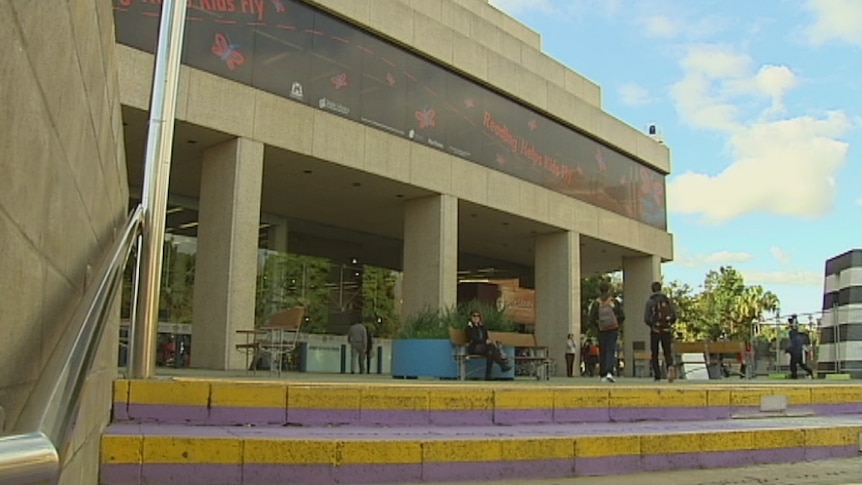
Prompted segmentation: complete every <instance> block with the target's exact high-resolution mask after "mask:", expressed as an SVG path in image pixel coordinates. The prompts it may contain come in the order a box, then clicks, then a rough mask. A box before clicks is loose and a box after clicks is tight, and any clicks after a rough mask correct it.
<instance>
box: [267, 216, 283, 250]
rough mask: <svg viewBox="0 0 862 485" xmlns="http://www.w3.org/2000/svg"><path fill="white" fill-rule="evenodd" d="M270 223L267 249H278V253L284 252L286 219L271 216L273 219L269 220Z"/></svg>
mask: <svg viewBox="0 0 862 485" xmlns="http://www.w3.org/2000/svg"><path fill="white" fill-rule="evenodd" d="M270 224H271V225H270V227H269V231H270V233H269V236H270V237H269V244H268V247H267V249H271V250H273V251H278V252H280V253H286V252H287V236H288V227H287V220H285V219H281V218H279V219H275V218H273V220H272V221H270Z"/></svg>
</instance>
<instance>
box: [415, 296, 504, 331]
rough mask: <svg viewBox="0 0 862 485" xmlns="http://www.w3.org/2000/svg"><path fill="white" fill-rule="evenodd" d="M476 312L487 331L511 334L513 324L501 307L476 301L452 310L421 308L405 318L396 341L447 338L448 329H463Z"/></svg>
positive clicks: (451, 308) (450, 308) (462, 304)
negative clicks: (480, 316)
mask: <svg viewBox="0 0 862 485" xmlns="http://www.w3.org/2000/svg"><path fill="white" fill-rule="evenodd" d="M474 311H478V312H479V313H481V314H482V319H483V320H484V322H485V326H486V327H488V330H491V331H496V332H513V331H515V330H516V329H517V325H516V324H515V323H514V322H513V321H512V320H511V319H510V318H509V317H508V316H506V313H505V309H504V308H497V307H496V306H493V305H488V304H486V303H483V302H481V301H479V300H472V301H469V302H464V303H461V304H459V305H457V306H454V307H448V308H442V309H432V308H425V309H423V310H421V311H419V312H417V313H415V314H413V315H410V316H408V317H407V318H406V319H405V321H404V326H402V327H401V331H400V332H399V333H398V338H402V339H406V338H411V339H448V338H449V328H450V327H451V328H457V329H461V330H463V329H464V328H466V327H467V322H468V321H470V314H471V313H472V312H474Z"/></svg>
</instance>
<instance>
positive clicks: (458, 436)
mask: <svg viewBox="0 0 862 485" xmlns="http://www.w3.org/2000/svg"><path fill="white" fill-rule="evenodd" d="M860 434H862V415H860V414H847V415H835V416H808V417H771V418H763V419H739V420H736V419H719V420H715V419H710V420H689V421H676V422H674V421H670V420H665V421H641V422H623V423H611V422H602V423H581V424H571V423H570V424H561V423H551V424H515V425H472V426H467V425H461V426H387V427H381V426H361V425H358V424H357V425H352V426H330V427H322V426H311V427H306V426H191V425H179V424H138V423H115V424H113V425H111V426H110V427H109V428H108V429H107V431H106V432H105V434H104V436H103V438H102V465H101V483H102V484H104V485H115V484H143V483H158V484H174V483H176V484H180V483H181V484H189V485H194V484H207V485H214V484H244V485H251V484H263V483H268V484H269V483H291V484H294V483H295V484H328V483H338V484H359V483H412V482H441V481H454V480H460V481H488V480H501V479H509V480H513V479H524V480H529V479H538V478H552V477H571V476H598V475H615V474H629V473H638V472H645V471H657V470H685V469H698V468H717V467H736V466H746V465H755V464H765V463H785V462H799V461H806V460H821V459H827V458H840V457H851V456H857V455H858V454H859V451H860Z"/></svg>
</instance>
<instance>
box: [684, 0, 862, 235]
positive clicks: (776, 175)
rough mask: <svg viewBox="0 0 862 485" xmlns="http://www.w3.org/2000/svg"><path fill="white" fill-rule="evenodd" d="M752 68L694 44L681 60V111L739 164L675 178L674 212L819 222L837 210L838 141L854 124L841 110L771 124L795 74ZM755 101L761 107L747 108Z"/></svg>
mask: <svg viewBox="0 0 862 485" xmlns="http://www.w3.org/2000/svg"><path fill="white" fill-rule="evenodd" d="M860 3H862V2H860ZM753 64H754V63H753V60H752V59H751V58H750V57H749V56H748V55H746V54H742V53H738V52H736V51H735V50H734V49H732V48H729V47H726V46H718V45H698V46H693V47H691V48H690V49H689V51H688V53H687V55H686V56H685V57H684V58H683V60H682V61H681V65H682V67H683V70H684V72H685V75H684V77H683V79H682V80H681V81H679V82H677V83H676V84H675V85H674V86H673V87H672V88H671V96H672V98H673V100H674V102H675V104H676V108H677V111H678V112H679V114H680V116H681V117H682V118H683V119H684V120H685V121H686V122H687V123H689V124H691V125H693V126H695V127H699V128H703V129H707V130H713V131H717V132H719V133H720V134H722V135H723V136H726V137H727V144H728V152H729V153H730V155H731V156H732V157H733V161H732V163H731V164H730V165H729V166H727V167H726V168H725V169H724V170H723V171H721V172H719V173H717V174H706V173H696V172H691V171H690V172H686V173H683V174H681V175H679V176H677V177H676V178H674V179H672V180H671V181H670V182H669V183H668V189H667V192H668V207H669V208H670V209H671V210H672V211H675V212H678V213H683V214H700V215H702V216H703V218H704V220H705V221H707V222H710V223H720V222H724V221H727V220H730V219H733V218H735V217H738V216H741V215H744V214H747V213H751V212H767V213H772V214H781V215H788V216H808V217H813V216H818V215H821V214H823V213H825V212H827V211H828V210H829V209H830V208H831V207H832V202H833V200H834V195H835V192H836V191H835V187H834V185H835V174H836V172H837V171H838V170H839V169H840V168H841V166H842V165H843V164H844V163H845V161H846V158H847V152H848V144H847V143H846V142H844V141H841V140H840V138H841V137H842V136H843V135H844V134H845V133H846V132H847V131H848V130H849V129H850V128H851V125H852V123H851V121H850V120H849V118H848V117H847V115H845V114H844V113H843V112H841V111H833V112H828V113H826V114H824V115H822V116H820V117H814V116H795V117H786V118H784V119H773V118H774V117H775V116H776V115H777V114H780V113H781V112H783V111H784V104H783V99H784V96H785V94H786V93H787V92H788V91H789V90H791V89H793V88H794V87H795V86H796V85H797V78H796V75H795V74H794V73H793V71H792V70H791V69H790V68H789V67H787V66H773V65H764V66H761V67H760V68H758V69H754V67H753ZM752 104H754V105H755V106H759V107H758V108H757V109H755V110H754V112H753V113H752V112H751V110H750V109H749V110H748V111H746V107H749V106H751V105H752ZM758 110H759V111H758ZM746 115H747V116H746Z"/></svg>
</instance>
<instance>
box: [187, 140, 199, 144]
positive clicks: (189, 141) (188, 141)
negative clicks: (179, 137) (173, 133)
mask: <svg viewBox="0 0 862 485" xmlns="http://www.w3.org/2000/svg"><path fill="white" fill-rule="evenodd" d="M197 142H198V141H197V140H187V141H186V143H188V144H189V145H194V144H195V143H197Z"/></svg>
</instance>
